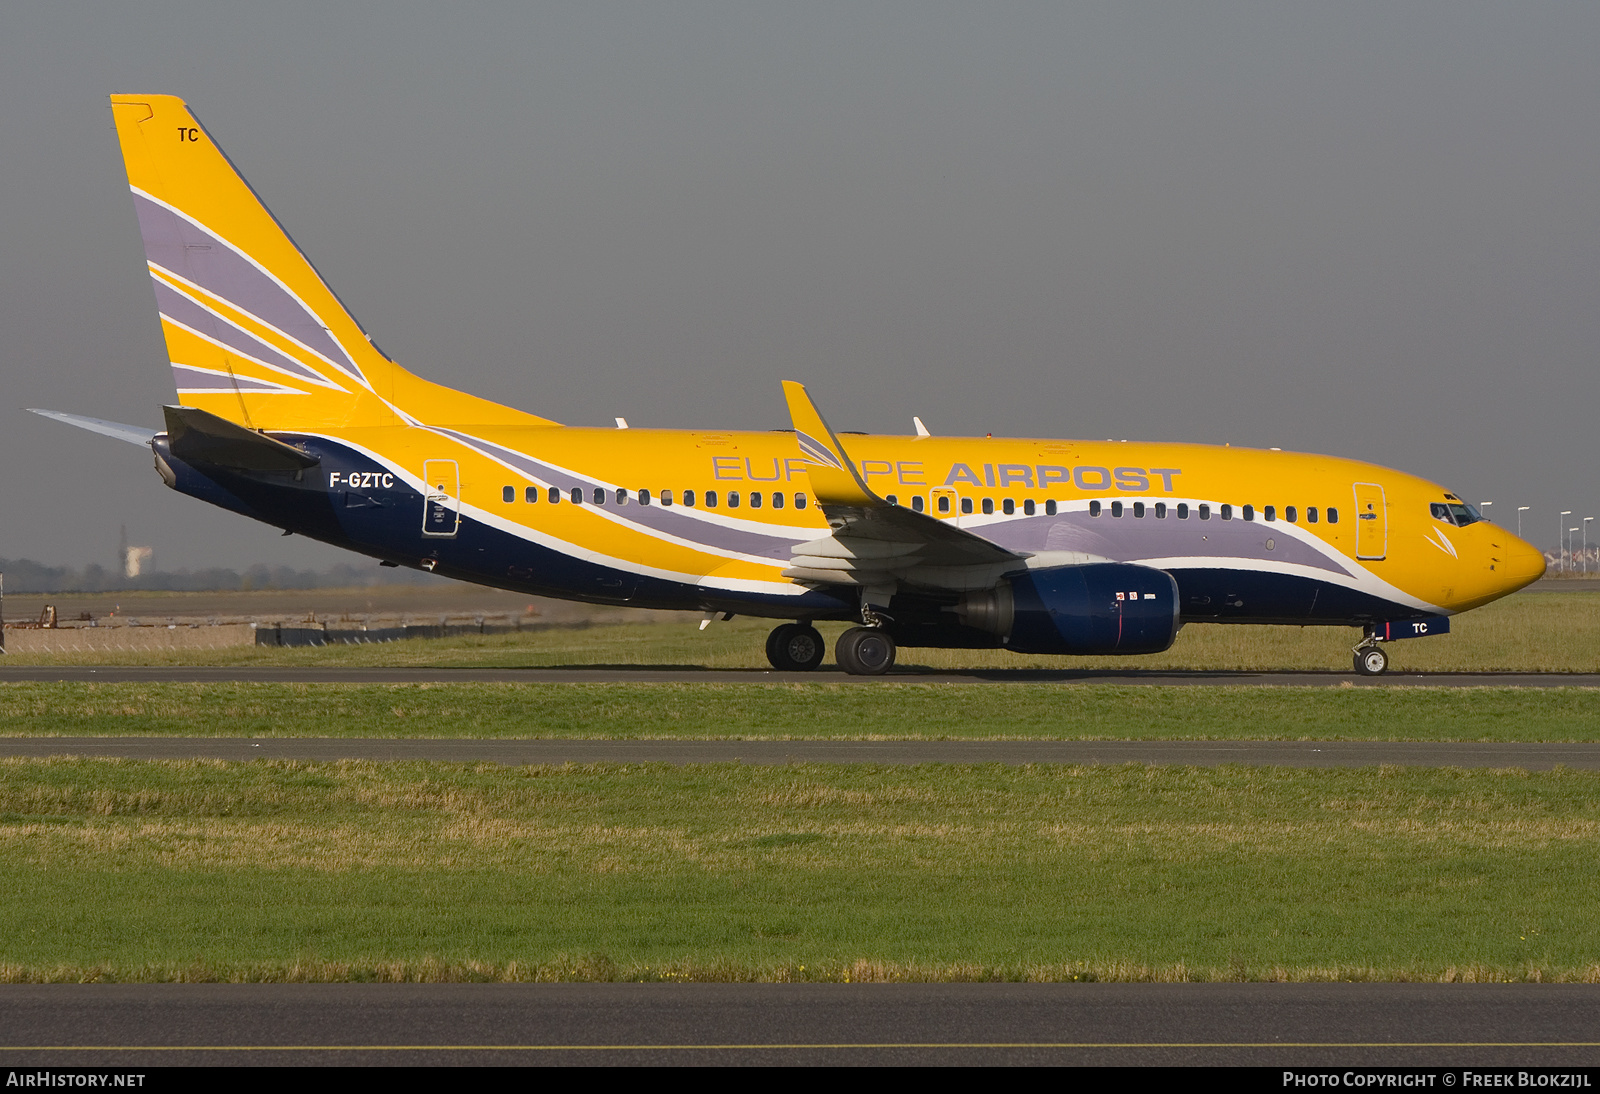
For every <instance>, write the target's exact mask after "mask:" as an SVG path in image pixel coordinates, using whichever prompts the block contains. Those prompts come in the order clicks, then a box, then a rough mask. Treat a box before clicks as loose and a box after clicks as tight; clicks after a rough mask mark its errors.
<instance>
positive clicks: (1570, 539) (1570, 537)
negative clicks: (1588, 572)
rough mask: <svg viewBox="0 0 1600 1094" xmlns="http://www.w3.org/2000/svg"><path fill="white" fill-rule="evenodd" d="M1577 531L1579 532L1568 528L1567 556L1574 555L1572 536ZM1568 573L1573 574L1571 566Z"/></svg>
mask: <svg viewBox="0 0 1600 1094" xmlns="http://www.w3.org/2000/svg"><path fill="white" fill-rule="evenodd" d="M1576 531H1577V529H1576V528H1568V529H1567V554H1568V555H1570V554H1572V534H1573V533H1574V532H1576ZM1568 572H1569V573H1570V572H1571V567H1570V566H1569V567H1568Z"/></svg>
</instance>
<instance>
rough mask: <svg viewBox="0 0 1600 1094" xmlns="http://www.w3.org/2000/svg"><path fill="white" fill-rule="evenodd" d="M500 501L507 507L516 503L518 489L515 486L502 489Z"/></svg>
mask: <svg viewBox="0 0 1600 1094" xmlns="http://www.w3.org/2000/svg"><path fill="white" fill-rule="evenodd" d="M500 500H501V501H503V502H505V503H506V504H507V505H510V504H511V503H512V502H514V501H516V500H517V488H516V487H515V486H505V487H502V488H501V489H500Z"/></svg>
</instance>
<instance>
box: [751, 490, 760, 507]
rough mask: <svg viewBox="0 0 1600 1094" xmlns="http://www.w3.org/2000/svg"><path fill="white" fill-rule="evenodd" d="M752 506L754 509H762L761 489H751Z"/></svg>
mask: <svg viewBox="0 0 1600 1094" xmlns="http://www.w3.org/2000/svg"><path fill="white" fill-rule="evenodd" d="M750 508H752V509H760V508H761V491H759V490H752V491H750Z"/></svg>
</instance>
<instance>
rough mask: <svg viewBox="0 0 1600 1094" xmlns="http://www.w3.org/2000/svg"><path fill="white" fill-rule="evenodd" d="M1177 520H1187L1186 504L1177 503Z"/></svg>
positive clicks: (1187, 510)
mask: <svg viewBox="0 0 1600 1094" xmlns="http://www.w3.org/2000/svg"><path fill="white" fill-rule="evenodd" d="M1178 519H1179V520H1188V519H1189V503H1188V502H1186V501H1180V502H1179V503H1178Z"/></svg>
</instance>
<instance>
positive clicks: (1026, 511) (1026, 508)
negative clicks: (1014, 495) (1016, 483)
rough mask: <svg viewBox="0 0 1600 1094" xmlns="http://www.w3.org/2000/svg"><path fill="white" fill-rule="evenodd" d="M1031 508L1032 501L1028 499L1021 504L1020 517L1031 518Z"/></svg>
mask: <svg viewBox="0 0 1600 1094" xmlns="http://www.w3.org/2000/svg"><path fill="white" fill-rule="evenodd" d="M1033 508H1034V506H1033V499H1032V498H1029V499H1028V500H1027V501H1025V502H1023V503H1022V515H1023V516H1025V517H1031V516H1033Z"/></svg>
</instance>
